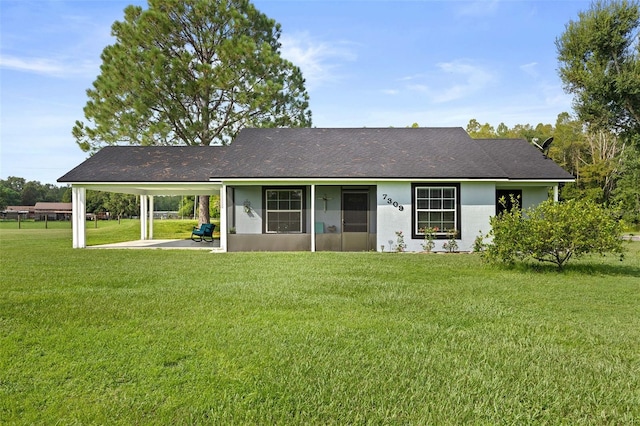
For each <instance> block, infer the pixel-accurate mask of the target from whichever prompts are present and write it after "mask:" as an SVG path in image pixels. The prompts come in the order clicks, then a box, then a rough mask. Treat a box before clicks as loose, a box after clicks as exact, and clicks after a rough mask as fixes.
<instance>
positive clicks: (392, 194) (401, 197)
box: [376, 182, 422, 251]
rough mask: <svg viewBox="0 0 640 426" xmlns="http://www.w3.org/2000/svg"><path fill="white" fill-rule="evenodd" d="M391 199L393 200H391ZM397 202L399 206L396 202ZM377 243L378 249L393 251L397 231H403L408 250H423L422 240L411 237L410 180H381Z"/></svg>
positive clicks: (378, 199) (378, 200)
mask: <svg viewBox="0 0 640 426" xmlns="http://www.w3.org/2000/svg"><path fill="white" fill-rule="evenodd" d="M389 200H391V202H389ZM395 202H397V203H398V204H397V207H396V205H394V203H395ZM376 205H377V216H378V217H377V220H378V232H377V244H376V250H378V251H380V250H381V246H384V251H393V250H394V249H395V245H396V242H397V238H398V237H397V235H396V232H399V231H402V234H403V235H404V242H405V244H407V251H421V250H422V247H421V246H420V243H421V242H422V241H419V240H412V239H411V184H410V183H408V182H380V183H378V191H377V197H376Z"/></svg>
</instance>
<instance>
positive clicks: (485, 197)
mask: <svg viewBox="0 0 640 426" xmlns="http://www.w3.org/2000/svg"><path fill="white" fill-rule="evenodd" d="M377 195H378V197H377V209H378V235H377V245H376V249H377V250H380V247H381V246H382V245H384V250H385V251H392V250H394V249H395V247H396V244H397V239H398V237H397V235H396V232H399V231H402V233H403V235H404V242H405V244H406V245H407V248H406V250H407V251H422V250H423V248H422V244H423V243H424V239H422V238H419V239H412V238H411V234H412V229H411V226H412V223H411V183H409V182H391V183H387V182H382V183H380V184H379V186H378V194H377ZM385 195H386V196H385ZM389 199H391V203H389V202H388V200H389ZM394 202H397V203H398V206H397V207H396V206H395V205H394ZM400 207H402V209H400ZM460 213H461V219H460V221H461V235H462V238H461V239H459V240H458V249H459V250H460V251H471V250H472V249H473V242H474V240H475V238H476V237H477V236H478V234H479V233H480V232H482V233H483V234H486V233H487V232H489V230H490V224H489V217H490V216H493V215H494V214H495V185H494V184H493V183H490V182H480V183H464V182H463V183H461V184H460ZM444 242H445V240H436V241H435V243H436V246H435V247H434V249H433V250H434V251H443V250H444V249H443V247H442V245H443V243H444Z"/></svg>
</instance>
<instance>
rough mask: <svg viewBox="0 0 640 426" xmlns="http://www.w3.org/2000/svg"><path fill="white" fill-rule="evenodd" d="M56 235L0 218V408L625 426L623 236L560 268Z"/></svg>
mask: <svg viewBox="0 0 640 426" xmlns="http://www.w3.org/2000/svg"><path fill="white" fill-rule="evenodd" d="M156 224H158V222H156ZM101 225H102V223H99V224H98V229H94V228H91V227H89V228H88V229H87V233H88V240H90V241H94V242H95V243H99V242H104V241H105V240H107V239H110V238H113V236H112V234H109V233H108V231H103V230H102V229H107V228H108V227H104V228H101ZM115 226H116V225H111V227H112V231H111V232H115V231H121V230H123V229H125V228H116V227H115ZM120 226H125V224H122V225H120ZM126 226H131V229H133V231H132V232H133V235H134V237H133V238H135V235H139V230H138V231H136V226H135V225H126ZM158 226H159V225H158ZM187 230H190V227H187ZM101 232H102V233H103V234H100V233H101ZM136 232H137V234H136ZM187 238H188V236H187ZM70 247H71V230H70V229H68V228H66V229H47V230H44V229H21V230H17V229H7V228H6V227H5V226H0V424H3V425H4V424H126V425H129V424H229V423H233V424H247V423H248V424H354V423H355V424H364V423H371V424H460V423H474V424H530V423H534V424H536V423H537V424H549V423H550V424H558V423H562V424H640V243H632V244H630V245H629V247H630V251H629V252H628V253H627V256H626V259H625V261H624V262H619V261H618V258H617V257H616V256H611V257H606V258H601V257H593V258H589V259H584V260H581V261H579V262H574V263H569V265H568V266H567V267H566V270H565V271H564V272H562V273H557V272H556V271H555V269H554V268H553V267H545V266H543V267H540V268H533V267H524V266H519V267H515V268H499V267H491V266H486V265H483V264H482V263H481V262H480V260H479V258H478V257H477V256H476V255H469V254H454V255H436V254H433V255H425V254H395V253H229V254H222V253H218V254H212V253H208V252H206V251H205V252H202V251H181V250H175V251H168V250H95V249H93V250H92V249H86V250H73V249H71V248H70Z"/></svg>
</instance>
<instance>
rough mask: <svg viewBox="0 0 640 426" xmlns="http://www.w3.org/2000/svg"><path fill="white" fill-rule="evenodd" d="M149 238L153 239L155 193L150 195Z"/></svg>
mask: <svg viewBox="0 0 640 426" xmlns="http://www.w3.org/2000/svg"><path fill="white" fill-rule="evenodd" d="M149 239H150V240H153V195H149Z"/></svg>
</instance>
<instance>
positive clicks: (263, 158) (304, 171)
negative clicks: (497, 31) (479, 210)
mask: <svg viewBox="0 0 640 426" xmlns="http://www.w3.org/2000/svg"><path fill="white" fill-rule="evenodd" d="M210 178H214V179H217V178H219V179H225V178H247V179H277V178H300V179H322V178H338V179H355V178H371V179H393V178H401V179H402V178H415V179H438V178H440V179H442V178H450V179H549V180H567V179H572V178H573V177H572V176H571V175H570V174H568V173H567V172H565V171H564V170H562V169H561V168H560V167H559V166H558V165H556V164H555V163H554V162H553V161H552V160H549V159H546V158H545V157H544V156H543V155H542V153H541V152H540V151H539V150H538V149H536V148H535V147H533V146H532V145H530V144H529V143H528V142H527V141H525V140H513V139H510V140H486V139H483V140H474V139H471V138H470V137H469V136H468V135H467V133H466V132H465V131H464V129H462V128H461V127H459V128H380V129H372V128H350V129H339V128H333V129H332V128H326V129H317V128H315V129H314V128H301V129H244V130H242V131H241V132H240V133H239V134H238V136H237V138H236V139H235V140H234V142H233V143H232V144H231V145H230V146H228V147H219V146H211V147H184V146H183V147H109V148H104V149H102V150H101V151H99V152H98V153H97V154H95V155H94V156H93V157H91V158H89V159H88V160H87V161H85V162H84V163H82V164H81V165H79V166H78V167H76V168H75V169H73V170H71V171H70V172H69V173H67V174H66V175H64V176H63V177H61V178H60V179H59V180H58V181H59V182H154V181H155V182H206V181H208V180H209V179H210Z"/></svg>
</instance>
